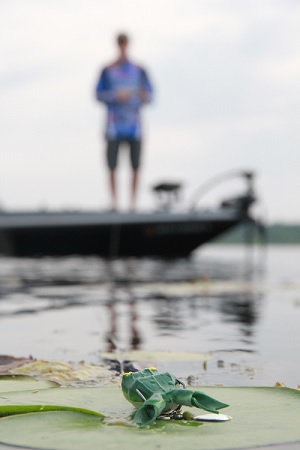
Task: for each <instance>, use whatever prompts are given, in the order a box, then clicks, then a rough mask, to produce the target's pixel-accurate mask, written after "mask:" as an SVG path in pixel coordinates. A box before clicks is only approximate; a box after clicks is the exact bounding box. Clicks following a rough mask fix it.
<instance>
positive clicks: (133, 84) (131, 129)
mask: <svg viewBox="0 0 300 450" xmlns="http://www.w3.org/2000/svg"><path fill="white" fill-rule="evenodd" d="M128 44H129V38H128V36H127V35H126V34H124V33H122V34H119V35H118V36H117V46H118V53H119V54H118V58H117V60H116V61H115V62H114V63H112V64H111V65H109V66H107V67H105V68H104V69H103V70H102V73H101V75H100V78H99V81H98V84H97V88H96V94H97V99H98V100H99V101H100V102H104V103H105V104H106V106H107V113H108V114H107V125H106V140H107V164H108V168H109V176H110V190H111V195H112V208H113V210H116V209H117V186H116V175H115V172H116V167H117V160H118V152H119V147H120V145H121V144H124V143H125V144H127V145H128V146H129V148H130V158H131V167H132V181H131V209H132V210H134V209H135V202H136V193H137V184H138V171H139V166H140V156H141V144H142V142H141V139H142V130H141V120H140V109H141V106H142V105H143V104H145V103H148V102H150V101H151V99H152V92H153V89H152V85H151V83H150V80H149V78H148V75H147V73H146V71H145V70H144V69H143V68H142V67H140V66H138V65H137V64H134V63H133V62H131V61H130V60H129V59H128Z"/></svg>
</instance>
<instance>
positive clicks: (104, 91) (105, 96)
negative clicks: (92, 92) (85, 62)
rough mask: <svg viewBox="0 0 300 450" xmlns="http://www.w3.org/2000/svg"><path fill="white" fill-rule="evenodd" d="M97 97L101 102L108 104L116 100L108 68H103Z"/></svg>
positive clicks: (97, 87)
mask: <svg viewBox="0 0 300 450" xmlns="http://www.w3.org/2000/svg"><path fill="white" fill-rule="evenodd" d="M96 98H97V100H98V101H99V102H103V103H106V104H107V105H109V104H111V103H113V102H114V101H115V100H116V98H115V92H114V91H113V89H112V88H111V86H110V82H109V77H108V73H107V68H105V69H103V70H102V72H101V75H100V77H99V81H98V83H97V86H96Z"/></svg>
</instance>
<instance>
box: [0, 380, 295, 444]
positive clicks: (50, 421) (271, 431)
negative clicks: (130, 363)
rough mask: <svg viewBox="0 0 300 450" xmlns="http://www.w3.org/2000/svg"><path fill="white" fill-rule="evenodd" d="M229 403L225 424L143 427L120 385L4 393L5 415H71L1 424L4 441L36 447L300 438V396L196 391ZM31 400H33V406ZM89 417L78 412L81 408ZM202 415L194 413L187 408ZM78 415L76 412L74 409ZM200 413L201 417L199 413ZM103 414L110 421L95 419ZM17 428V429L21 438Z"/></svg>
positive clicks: (268, 390) (285, 391) (273, 391)
mask: <svg viewBox="0 0 300 450" xmlns="http://www.w3.org/2000/svg"><path fill="white" fill-rule="evenodd" d="M194 389H195V390H201V391H203V392H205V393H206V394H207V395H210V396H212V397H214V398H216V399H218V400H220V401H223V402H225V403H229V404H230V405H231V406H230V407H228V408H226V409H225V410H223V411H222V412H223V413H224V414H229V415H230V416H233V420H231V421H228V422H223V423H203V424H199V423H198V422H184V421H161V420H160V421H157V422H156V424H154V425H153V426H151V427H150V428H146V429H140V428H138V427H136V426H134V425H133V424H132V422H131V420H130V417H131V414H132V412H133V411H134V409H133V407H132V406H131V404H130V403H128V402H126V400H125V399H124V397H123V395H122V392H121V388H120V387H100V388H57V389H43V390H41V391H38V392H35V393H31V392H29V391H27V392H26V391H23V392H11V393H6V395H5V398H3V397H1V398H0V411H2V413H3V412H4V409H5V408H6V407H12V406H17V404H19V405H23V406H24V405H26V403H27V405H28V406H29V405H33V404H35V405H52V406H55V405H56V406H59V405H60V406H62V405H64V406H68V407H69V408H70V409H71V408H73V410H70V411H50V412H36V413H28V414H22V415H14V416H9V417H4V418H2V419H0V442H3V443H7V444H12V445H21V446H22V445H23V446H27V447H31V448H36V449H52V450H55V449H58V450H65V449H66V450H69V449H72V450H85V449H87V448H88V449H89V450H94V449H95V450H96V449H97V450H99V448H105V449H110V450H112V449H118V450H119V449H120V448H122V449H125V450H126V449H127V448H128V449H130V450H133V449H135V448H136V449H140V448H143V450H147V449H149V450H150V449H151V450H152V449H153V448H172V450H177V449H178V450H182V449H183V448H195V449H196V448H200V447H201V448H205V449H226V448H231V449H234V448H243V447H244V448H246V447H255V446H259V445H260V446H262V445H272V444H276V443H291V442H297V441H300V428H299V423H300V391H298V390H296V389H289V388H284V387H281V388H272V387H257V388H253V387H203V388H200V387H196V388H194ZM33 401H34V402H35V403H33ZM78 408H82V410H85V411H86V413H82V412H78V411H79V409H78ZM184 409H185V410H189V411H190V412H192V413H193V414H201V410H197V409H196V408H184ZM76 411H77V412H76ZM198 411H199V412H198ZM93 412H96V413H97V412H98V413H100V412H102V413H103V414H104V415H105V416H106V418H105V419H104V420H101V417H100V416H99V417H98V416H96V415H93ZM16 430H18V432H17V433H16Z"/></svg>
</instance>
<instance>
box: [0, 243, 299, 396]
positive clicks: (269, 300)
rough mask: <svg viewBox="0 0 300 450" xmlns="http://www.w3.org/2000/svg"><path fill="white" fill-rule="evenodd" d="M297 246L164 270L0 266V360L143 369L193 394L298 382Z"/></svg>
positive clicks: (151, 265)
mask: <svg viewBox="0 0 300 450" xmlns="http://www.w3.org/2000/svg"><path fill="white" fill-rule="evenodd" d="M299 262H300V246H294V247H293V246H277V247H276V246H270V247H268V248H257V249H252V250H251V249H249V248H246V247H243V246H212V245H211V246H206V247H203V248H201V249H200V250H198V251H197V252H195V253H194V254H193V255H192V257H191V258H190V259H178V260H173V261H164V260H155V259H146V258H145V259H134V258H131V259H128V260H115V261H105V260H103V259H100V258H95V257H91V258H86V257H85V258H82V257H75V256H74V257H68V258H43V259H17V258H0V283H1V284H0V326H1V350H0V354H11V355H14V356H16V357H20V356H24V357H27V356H29V355H32V356H33V357H34V358H38V359H45V360H60V361H80V360H84V361H86V362H88V363H95V364H99V363H101V362H102V356H103V353H104V352H111V351H117V354H118V355H120V354H122V352H126V351H129V350H132V349H135V350H136V349H139V350H146V351H153V352H157V351H159V352H161V351H171V352H185V353H186V354H188V353H193V354H194V353H196V354H200V355H203V358H204V360H192V358H191V361H185V362H183V361H180V358H178V361H176V358H175V361H169V360H166V361H153V362H154V363H156V366H157V367H158V368H159V369H168V370H172V371H173V372H174V371H175V372H176V375H177V376H178V377H183V378H187V377H190V378H189V379H190V380H191V381H192V382H193V383H194V384H195V383H200V384H217V383H223V384H228V385H267V386H272V385H274V384H275V383H276V382H277V381H280V382H284V383H285V384H286V385H288V386H290V387H297V385H298V384H300V368H299V363H298V360H297V356H298V354H299V351H300V327H299V323H300V264H299Z"/></svg>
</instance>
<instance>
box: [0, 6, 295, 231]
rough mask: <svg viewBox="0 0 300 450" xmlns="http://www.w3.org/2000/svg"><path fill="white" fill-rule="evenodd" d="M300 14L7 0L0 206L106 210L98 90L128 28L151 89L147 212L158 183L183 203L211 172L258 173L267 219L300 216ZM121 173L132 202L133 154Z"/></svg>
mask: <svg viewBox="0 0 300 450" xmlns="http://www.w3.org/2000/svg"><path fill="white" fill-rule="evenodd" d="M299 19H300V2H299V0H185V1H182V0H151V1H150V0H126V1H122V0H1V1H0V30H1V40H0V52H1V72H0V113H1V134H0V136H1V138H0V139H1V150H0V151H1V160H0V202H1V205H2V207H4V208H6V209H16V208H40V207H49V208H73V207H74V208H84V209H89V208H107V207H108V206H109V201H108V189H107V172H106V167H105V160H104V141H103V129H104V121H105V109H104V107H103V106H102V105H100V104H98V103H97V102H96V101H95V97H94V88H95V84H96V82H97V78H98V75H99V72H100V69H101V68H102V67H103V65H105V64H107V63H109V62H111V61H112V60H113V59H114V58H115V56H116V49H115V44H114V37H115V34H116V33H117V32H118V31H120V30H125V31H127V32H128V33H129V34H130V35H131V36H132V45H131V48H130V54H131V57H132V59H133V60H134V61H136V62H138V63H140V64H142V65H143V66H144V67H145V68H146V69H147V70H148V72H149V75H150V77H151V79H152V82H153V84H154V87H155V100H154V102H153V104H152V105H148V106H146V107H145V108H144V111H143V123H144V129H145V142H144V154H143V168H142V173H141V184H140V195H139V202H138V204H139V208H141V209H142V208H144V207H147V208H149V207H151V206H152V205H153V202H152V197H151V195H152V194H151V192H150V188H151V186H152V185H153V184H155V183H156V182H159V181H162V180H172V181H173V180H175V181H181V182H183V184H184V197H183V198H184V200H185V201H186V203H187V204H188V203H189V199H190V197H191V196H192V195H193V193H194V191H195V190H196V189H197V188H198V187H199V186H201V184H202V183H204V182H205V181H206V180H208V179H209V178H210V177H213V176H215V175H217V174H219V173H222V172H226V171H230V170H236V169H242V170H254V171H255V172H256V173H257V189H258V193H259V196H260V198H261V203H260V205H259V207H260V210H261V211H263V213H264V214H266V215H267V218H268V220H269V221H271V222H274V221H281V222H287V221H293V222H300V199H299V192H300V182H299V178H300V177H299V169H300V151H299V144H300V131H299V122H300V106H299V105H300V103H299V101H300V83H299V80H300V27H299ZM118 175H119V184H120V190H121V191H122V192H121V193H120V197H121V204H122V207H123V208H124V209H126V207H127V206H128V204H129V192H128V182H129V176H130V171H129V163H128V158H127V154H123V155H122V158H121V160H120V170H119V173H118ZM229 184H230V183H226V184H225V185H224V189H223V187H220V188H219V189H216V194H215V195H221V196H222V194H223V195H225V194H227V190H228V192H229V193H231V191H230V189H231V188H230V186H229ZM236 187H239V186H236ZM212 196H213V194H212ZM199 206H201V203H200V205H199Z"/></svg>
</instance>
